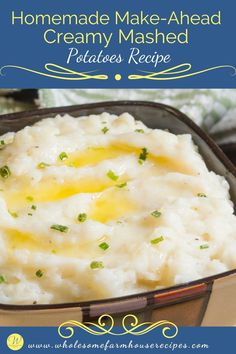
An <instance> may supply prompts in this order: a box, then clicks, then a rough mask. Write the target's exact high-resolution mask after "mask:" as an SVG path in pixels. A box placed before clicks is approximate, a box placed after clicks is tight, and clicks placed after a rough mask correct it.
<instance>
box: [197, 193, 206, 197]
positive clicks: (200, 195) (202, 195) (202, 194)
mask: <svg viewBox="0 0 236 354" xmlns="http://www.w3.org/2000/svg"><path fill="white" fill-rule="evenodd" d="M197 196H198V197H200V198H206V194H204V193H198V194H197Z"/></svg>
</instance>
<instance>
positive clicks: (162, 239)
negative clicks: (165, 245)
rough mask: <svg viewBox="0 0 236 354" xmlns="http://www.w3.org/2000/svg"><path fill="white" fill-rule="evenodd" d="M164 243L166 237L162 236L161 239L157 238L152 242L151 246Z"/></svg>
mask: <svg viewBox="0 0 236 354" xmlns="http://www.w3.org/2000/svg"><path fill="white" fill-rule="evenodd" d="M162 241H164V237H163V236H160V237H157V238H154V239H153V240H151V244H152V245H156V244H157V243H159V242H162Z"/></svg>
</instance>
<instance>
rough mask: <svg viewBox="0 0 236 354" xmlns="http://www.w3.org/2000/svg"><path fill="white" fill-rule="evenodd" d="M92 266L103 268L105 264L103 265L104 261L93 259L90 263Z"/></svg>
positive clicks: (92, 267) (93, 267)
mask: <svg viewBox="0 0 236 354" xmlns="http://www.w3.org/2000/svg"><path fill="white" fill-rule="evenodd" d="M90 268H91V269H102V268H104V265H103V262H99V261H93V262H91V263H90Z"/></svg>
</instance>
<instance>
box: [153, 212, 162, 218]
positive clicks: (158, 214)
mask: <svg viewBox="0 0 236 354" xmlns="http://www.w3.org/2000/svg"><path fill="white" fill-rule="evenodd" d="M151 215H152V216H154V217H155V218H159V217H160V216H161V212H160V211H158V210H154V211H153V212H152V213H151Z"/></svg>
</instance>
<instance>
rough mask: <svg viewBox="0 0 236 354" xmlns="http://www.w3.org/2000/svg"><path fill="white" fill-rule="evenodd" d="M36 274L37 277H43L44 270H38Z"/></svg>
mask: <svg viewBox="0 0 236 354" xmlns="http://www.w3.org/2000/svg"><path fill="white" fill-rule="evenodd" d="M35 275H36V277H38V278H42V276H43V272H42V270H41V269H39V270H37V272H36V273H35Z"/></svg>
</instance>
